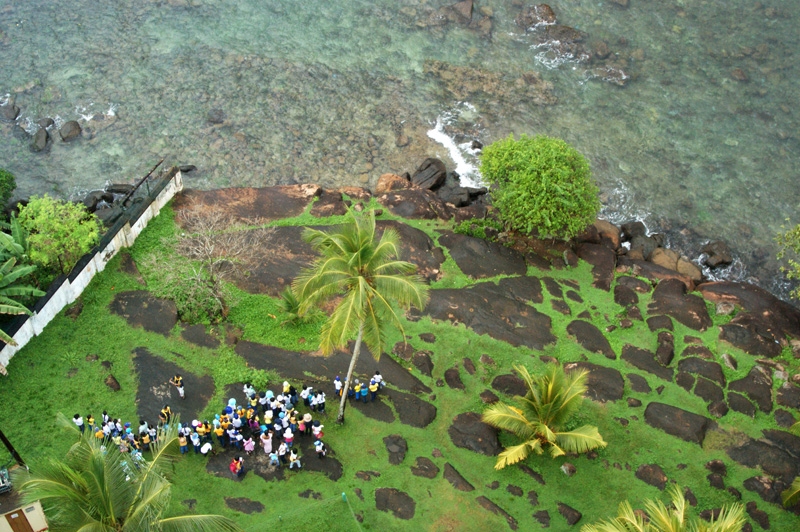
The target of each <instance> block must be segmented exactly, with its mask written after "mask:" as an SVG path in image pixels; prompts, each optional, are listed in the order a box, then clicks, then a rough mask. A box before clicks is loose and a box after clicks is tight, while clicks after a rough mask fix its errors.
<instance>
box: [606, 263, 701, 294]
mask: <svg viewBox="0 0 800 532" xmlns="http://www.w3.org/2000/svg"><path fill="white" fill-rule="evenodd" d="M617 266H618V268H620V269H622V270H623V271H626V270H627V271H629V272H631V273H632V274H634V275H638V276H640V277H644V278H646V279H649V280H650V281H666V280H674V281H680V282H681V283H683V284H684V286H686V289H687V290H693V289H694V282H693V281H692V280H691V279H690V278H689V277H688V276H686V275H683V274H680V273H678V272H676V271H675V270H670V269H669V268H665V267H663V266H659V265H658V264H655V263H652V262H648V261H645V260H637V259H630V258H628V257H626V256H621V257H619V260H618V261H617Z"/></svg>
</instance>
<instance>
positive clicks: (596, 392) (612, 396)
mask: <svg viewBox="0 0 800 532" xmlns="http://www.w3.org/2000/svg"><path fill="white" fill-rule="evenodd" d="M573 368H575V369H584V370H587V371H588V372H589V375H587V377H586V396H587V397H589V398H590V399H592V400H593V401H598V402H600V403H605V402H607V401H618V400H620V399H622V395H623V392H624V391H625V381H624V380H622V375H621V374H620V372H619V371H617V370H616V369H614V368H608V367H606V366H599V365H597V364H592V363H591V362H574V363H571V364H566V365H565V366H564V369H565V370H567V371H571V370H572V369H573Z"/></svg>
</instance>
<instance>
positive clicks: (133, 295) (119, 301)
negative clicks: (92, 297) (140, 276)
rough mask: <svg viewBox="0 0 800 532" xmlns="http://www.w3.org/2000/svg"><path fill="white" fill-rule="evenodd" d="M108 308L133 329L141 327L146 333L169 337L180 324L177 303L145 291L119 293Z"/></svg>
mask: <svg viewBox="0 0 800 532" xmlns="http://www.w3.org/2000/svg"><path fill="white" fill-rule="evenodd" d="M108 308H109V309H110V310H111V312H113V313H114V314H116V315H118V316H122V317H123V318H125V320H126V321H127V322H128V325H130V326H131V327H141V328H143V329H144V330H145V331H149V332H155V333H158V334H163V335H164V336H169V332H170V331H171V330H172V328H173V327H175V324H176V323H178V308H177V307H176V306H175V303H173V302H172V301H170V300H168V299H160V298H157V297H155V296H153V295H152V294H150V292H145V291H143V290H137V291H133V292H120V293H118V294H117V295H115V296H114V299H113V300H112V301H111V303H110V304H109V307H108Z"/></svg>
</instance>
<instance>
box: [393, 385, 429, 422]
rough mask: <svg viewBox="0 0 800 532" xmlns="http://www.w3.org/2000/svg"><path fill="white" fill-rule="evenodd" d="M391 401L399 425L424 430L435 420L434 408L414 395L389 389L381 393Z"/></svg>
mask: <svg viewBox="0 0 800 532" xmlns="http://www.w3.org/2000/svg"><path fill="white" fill-rule="evenodd" d="M381 393H382V394H385V395H387V396H388V397H389V399H391V401H392V404H393V405H394V409H395V411H396V412H397V415H398V417H399V418H400V423H403V424H404V425H409V426H411V427H417V428H420V429H424V428H425V427H427V426H428V425H430V424H431V423H432V422H433V420H434V419H436V407H435V406H433V405H432V404H431V403H429V402H427V401H425V400H423V399H420V398H419V397H417V396H416V395H412V394H410V393H403V392H400V391H398V390H393V389H391V388H384V389H383V391H381Z"/></svg>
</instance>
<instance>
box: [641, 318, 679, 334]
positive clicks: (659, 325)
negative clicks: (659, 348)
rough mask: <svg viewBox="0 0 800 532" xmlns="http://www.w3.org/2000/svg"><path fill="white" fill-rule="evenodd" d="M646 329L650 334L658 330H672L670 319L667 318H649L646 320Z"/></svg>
mask: <svg viewBox="0 0 800 532" xmlns="http://www.w3.org/2000/svg"><path fill="white" fill-rule="evenodd" d="M647 327H648V328H649V329H650V332H656V331H657V330H659V329H665V330H667V331H671V330H673V325H672V318H670V317H669V316H651V317H649V318H647Z"/></svg>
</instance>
